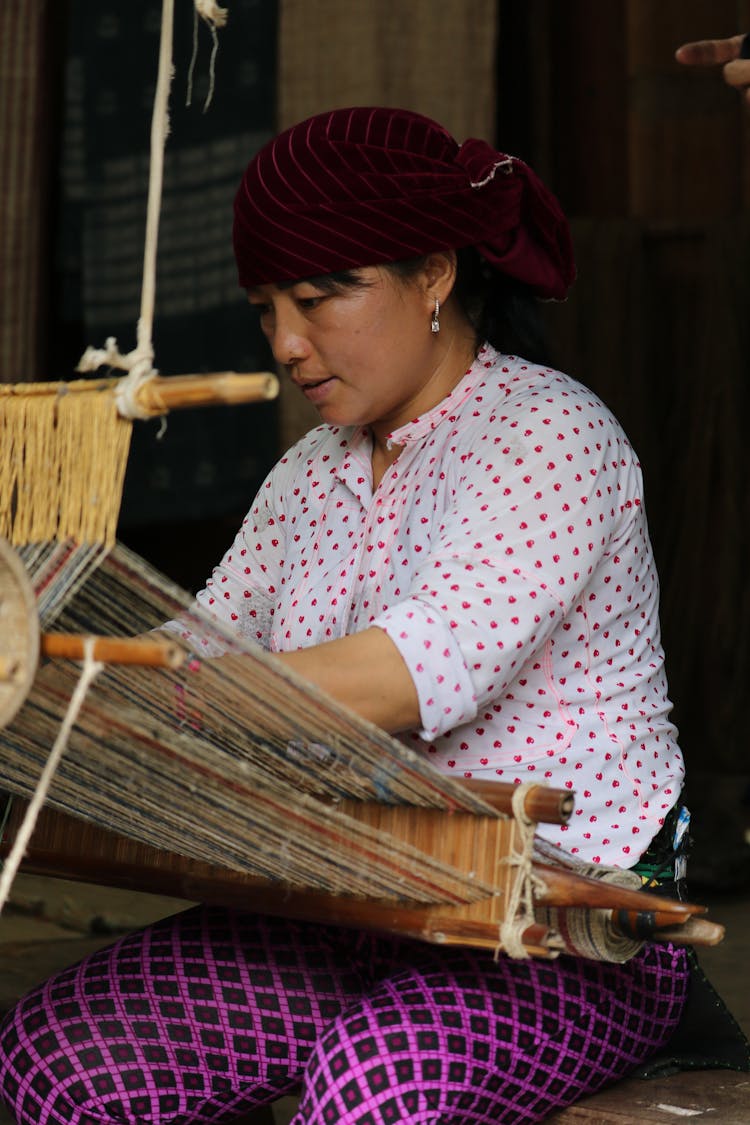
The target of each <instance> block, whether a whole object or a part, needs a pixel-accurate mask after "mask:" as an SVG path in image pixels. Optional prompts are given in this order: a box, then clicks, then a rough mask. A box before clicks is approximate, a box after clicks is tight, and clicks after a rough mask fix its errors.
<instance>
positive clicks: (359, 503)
mask: <svg viewBox="0 0 750 1125" xmlns="http://www.w3.org/2000/svg"><path fill="white" fill-rule="evenodd" d="M391 441H392V442H393V443H394V444H396V445H399V446H401V447H402V450H401V453H400V454H399V457H398V459H397V460H396V461H395V462H394V464H393V465H392V466H391V467H390V468H389V469H388V470H387V472H386V474H385V475H384V477H383V479H382V480H381V482H380V484H379V485H378V487H377V489H375V491H374V492H373V488H372V470H371V463H370V457H371V437H370V434H369V431H368V430H367V429H363V428H342V427H336V426H327V425H325V426H320V427H318V428H317V429H314V430H312V431H311V432H310V433H309V434H307V435H306V436H305V437H304V438H303V439H302V440H301V441H299V442H298V443H297V444H296V445H295V446H294V447H293V448H292V449H291V450H290V451H289V452H288V453H287V454H286V455H285V456H284V457H283V458H282V459H281V460H280V461H279V463H278V464H277V465H276V466H275V468H274V469H273V470H272V472H271V473H270V475H269V476H268V478H267V480H266V481H265V483H264V485H263V486H262V488H261V490H260V492H259V494H258V496H257V498H256V501H255V504H254V506H253V508H252V509H251V511H250V513H249V514H248V516H247V518H246V520H245V521H244V523H243V525H242V527H241V529H240V531H239V532H238V534H237V537H236V539H235V541H234V543H233V545H232V547H231V548H230V549H229V551H228V552H227V553H226V555H225V556H224V559H223V560H222V562H221V564H220V565H219V566H218V567H217V568H216V569H215V570H214V572H213V575H212V577H211V579H210V580H209V582H208V583H207V585H206V588H205V590H203V591H201V593H200V594H199V595H198V599H199V601H200V602H201V603H202V604H203V605H204V606H205V607H206V608H207V609H209V610H210V611H211V612H212V613H213V614H215V615H216V616H217V617H219V618H220V619H222V620H223V621H225V622H227V623H231V624H232V625H233V627H234V628H235V629H237V631H238V632H240V633H241V634H243V635H244V636H246V637H251V638H253V639H254V640H257V641H258V642H259V643H260V644H262V645H264V646H265V647H267V648H269V649H271V650H272V651H277V652H278V651H285V650H290V649H295V648H299V647H303V646H307V645H313V644H317V643H319V642H322V641H327V640H331V639H333V638H336V637H341V636H344V635H345V634H348V633H354V632H357V631H359V630H362V629H365V628H367V627H369V626H376V627H378V628H381V629H384V630H385V632H386V633H387V634H388V636H389V637H390V638H391V640H392V641H393V643H394V644H395V645H396V646H397V647H398V649H399V651H400V653H401V655H402V656H403V659H404V661H405V662H406V665H407V667H408V668H409V670H410V672H411V675H412V677H413V680H414V683H415V685H416V688H417V691H418V695H419V702H420V718H421V728H420V729H419V730H415V731H413V732H412V733H411V734H409V735H406V736H403V737H404V739H405V741H406V742H407V743H408V744H409V745H410V746H413V747H415V748H419V749H421V750H422V751H423V752H424V753H425V754H428V755H430V757H431V759H432V760H433V762H434V764H435V766H436V767H437V768H438V769H439V770H440V771H441V772H443V773H448V774H450V773H456V774H459V775H461V776H463V777H481V778H484V779H491V778H496V779H499V780H503V781H513V782H520V781H529V780H538V781H541V782H546V783H548V784H550V785H552V786H556V787H565V788H568V789H571V790H574V791H575V812H574V814H573V816H572V818H571V822H570V824H569V825H568V826H566V827H564V828H559V827H556V826H540V834H542V835H544V836H546V837H547V838H548V839H550V840H553V841H555V842H557V843H559V844H561V845H562V846H563V847H564V848H565V849H566V850H567V851H569V852H572V853H573V854H575V855H578V856H580V857H581V858H584V859H587V860H593V861H594V862H596V863H612V864H616V865H618V866H621V867H628V866H631V865H632V864H633V863H635V862H636V861H637V859H638V858H639V856H640V855H641V853H642V852H643V851H644V850H645V849H646V847H647V846H648V844H649V843H650V841H651V839H652V837H653V836H654V835H655V833H656V832H657V831H658V829H659V827H660V825H661V823H662V821H663V819H664V816H665V815H666V813H667V812H668V811H669V809H670V808H671V807H672V805H673V804H674V803H675V802H676V800H677V798H678V795H679V791H680V787H681V782H682V777H683V772H684V771H683V762H682V756H681V753H680V751H679V749H678V747H677V744H676V742H675V729H674V727H673V726H672V724H671V723H670V720H669V712H670V703H669V700H668V696H667V683H666V677H665V672H664V655H663V651H662V647H661V642H660V634H659V617H658V600H659V591H658V579H657V575H656V570H655V566H654V559H653V554H652V549H651V544H650V541H649V535H648V528H647V524H646V517H645V513H644V507H643V484H642V479H641V472H640V468H639V465H638V462H637V460H636V458H635V456H634V453H633V450H632V449H631V447H630V444H629V443H628V440H627V438H626V437H625V434H624V433H623V431H622V429H621V428H620V426H619V424H618V423H617V422H616V420H615V419H614V418H613V417H612V415H611V414H610V412H609V411H608V410H607V408H606V407H605V406H604V405H603V404H602V403H601V402H600V401H599V399H597V398H596V396H595V395H594V394H593V393H592V392H591V391H589V390H587V389H586V388H585V387H583V386H581V385H580V384H579V383H576V382H575V381H574V380H572V379H570V378H569V377H568V376H566V375H563V374H561V373H560V372H558V371H552V370H549V369H541V368H539V367H537V366H534V365H531V364H528V363H526V362H524V361H523V360H520V359H516V358H513V357H510V356H507V355H500V354H498V353H496V352H495V351H494V350H493V349H491V348H490V347H489V346H485V347H484V348H482V350H481V351H480V353H479V356H478V358H477V360H476V362H475V363H474V365H473V366H472V367H471V369H470V370H469V371H468V372H467V374H466V375H465V377H464V378H463V379H462V381H461V382H460V383H459V384H458V385H457V386H456V387H455V388H454V390H453V391H452V392H451V394H450V395H449V396H448V397H447V398H446V399H444V400H443V401H442V402H441V403H440V404H439V405H438V406H437V407H435V408H434V409H433V410H431V411H430V412H429V413H427V414H425V415H423V416H421V417H419V418H415V419H414V420H413V421H412V422H410V423H408V424H407V425H406V426H403V427H402V428H400V429H399V430H397V431H394V433H393V434H392V435H391Z"/></svg>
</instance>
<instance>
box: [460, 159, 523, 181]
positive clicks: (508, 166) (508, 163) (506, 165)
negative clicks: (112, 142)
mask: <svg viewBox="0 0 750 1125" xmlns="http://www.w3.org/2000/svg"><path fill="white" fill-rule="evenodd" d="M498 168H502V170H503V172H504V173H505V175H506V176H509V175H510V173H511V172H512V171H513V157H512V156H506V157H505V158H504V159H503V160H498V162H497V164H493V165H492V169H491V171H490V173H489V175H488V176H485V177H484V179H483V180H472V181H471V182H470V183H469V187H473V188H483V187H485V186H486V185H487V184H488V183H490V181H491V180H494V178H495V172H497V170H498Z"/></svg>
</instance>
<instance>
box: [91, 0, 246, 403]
mask: <svg viewBox="0 0 750 1125" xmlns="http://www.w3.org/2000/svg"><path fill="white" fill-rule="evenodd" d="M194 6H195V11H196V13H197V14H198V15H200V16H201V18H202V19H204V20H205V21H206V22H207V23H208V24H209V26H210V27H211V30H212V34H213V35H214V36H215V34H216V28H217V27H223V26H224V25H225V24H226V21H227V12H226V9H224V8H220V7H219V6H218V5H217V4H216V3H215V2H214V0H194ZM173 33H174V0H163V3H162V18H161V34H160V42H159V69H158V75H157V80H156V93H155V95H154V108H153V113H152V117H151V154H150V165H149V182H148V204H147V209H146V236H145V242H144V250H143V279H142V287H141V309H140V316H139V318H138V325H137V329H136V346H135V348H133V350H132V351H130V352H127V353H126V354H125V355H123V354H122V353H121V352H120V350H119V348H118V346H117V340H116V339H115V338H114V336H110V337H108V339H107V340H106V342H105V346H104V348H93V347H88V348H87V349H86V351H85V352H84V354H83V356H82V357H81V359H80V361H79V363H78V367H77V370H78V371H81V372H86V371H96V370H97V369H98V368H99V367H104V366H108V367H113V368H117V369H118V370H121V371H127V372H128V375H127V377H126V378H125V379H122V380H121V381H120V382H119V383H118V385H117V387H116V389H115V398H116V401H117V406H118V410H119V411H120V414H121V415H123V416H124V417H126V418H149V417H151V414H150V413H148V412H146V411H144V409H143V408H142V407H141V406H140V405H139V403H138V391H139V390H140V388H141V386H142V385H143V383H144V382H147V381H148V380H149V379H152V378H153V377H154V376H155V375H156V374H157V371H156V369H155V368H154V365H153V363H154V345H153V321H154V303H155V294H156V251H157V244H158V235H159V214H160V211H161V197H162V185H163V181H164V150H165V148H166V140H167V136H168V134H169V91H170V87H171V84H172V76H173V65H172V40H173ZM214 56H215V52H214V53H213V54H212V64H211V65H212V75H213V60H214ZM209 92H210V93H211V94H212V92H213V77H212V78H211V87H210V91H209Z"/></svg>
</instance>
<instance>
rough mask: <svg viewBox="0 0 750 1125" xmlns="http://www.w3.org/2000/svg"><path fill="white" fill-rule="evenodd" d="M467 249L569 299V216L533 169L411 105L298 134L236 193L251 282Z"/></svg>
mask: <svg viewBox="0 0 750 1125" xmlns="http://www.w3.org/2000/svg"><path fill="white" fill-rule="evenodd" d="M463 246H475V247H476V248H477V250H478V251H479V253H480V254H481V255H482V257H483V258H484V259H486V261H487V262H489V263H490V264H491V265H492V266H494V267H495V268H496V269H497V270H499V271H500V272H501V273H503V274H506V275H508V276H510V277H512V278H515V279H516V280H517V281H520V282H523V283H524V284H526V285H527V286H528V287H529V289H530V290H531V291H532V292H534V293H536V295H537V296H539V297H552V298H557V299H562V298H563V297H564V296H565V294H566V292H567V290H568V288H569V286H570V285H571V283H572V281H573V278H574V276H575V267H574V264H573V251H572V244H571V238H570V230H569V227H568V223H567V220H566V218H565V216H564V214H563V212H562V210H561V208H560V205H559V203H558V202H557V200H556V198H555V197H554V195H553V194H552V193H551V192H550V191H549V190H548V189H547V188H546V187H545V185H544V184H543V183H542V182H541V180H540V179H539V177H538V176H537V175H536V174H535V173H534V172H533V171H532V169H531V168H529V167H528V165H526V164H524V163H523V161H521V160H518V159H517V158H516V157H511V156H506V155H505V154H504V153H502V152H495V150H494V149H493V148H491V147H490V145H488V144H487V143H486V142H484V141H480V140H467V141H465V142H464V143H463V144H462V145H458V144H457V143H456V141H455V140H454V139H453V138H452V137H451V135H450V134H449V133H448V132H446V130H445V129H443V128H442V126H440V125H438V124H436V123H435V122H434V121H431V120H430V119H429V118H427V117H422V116H421V115H420V114H417V113H411V112H410V111H408V110H402V109H386V108H366V107H360V108H355V109H337V110H333V111H331V112H329V113H322V114H318V115H317V116H315V117H311V118H309V119H308V120H307V121H303V122H301V123H300V124H299V125H295V126H293V127H292V128H291V129H287V130H286V132H284V133H281V134H280V135H279V136H278V137H276V138H275V139H274V140H272V141H270V142H269V143H268V144H267V145H265V146H264V147H263V148H262V149H261V150H260V151H259V152H258V154H257V155H256V156H255V157H254V158H253V160H251V162H250V164H249V165H248V167H247V169H246V171H245V175H244V176H243V179H242V183H241V184H240V187H239V190H238V192H237V195H236V198H235V205H234V251H235V257H236V259H237V266H238V270H239V281H240V285H241V286H242V287H243V288H246V289H247V288H250V287H251V286H254V285H262V284H265V283H274V282H280V281H297V280H300V279H301V278H305V277H317V276H320V275H322V274H328V273H334V272H336V271H339V270H345V269H354V268H356V267H358V266H374V265H379V264H382V263H385V262H394V261H398V260H399V259H405V258H416V257H419V256H421V255H422V254H429V253H431V252H432V251H436V250H452V249H453V250H456V249H459V248H460V247H463Z"/></svg>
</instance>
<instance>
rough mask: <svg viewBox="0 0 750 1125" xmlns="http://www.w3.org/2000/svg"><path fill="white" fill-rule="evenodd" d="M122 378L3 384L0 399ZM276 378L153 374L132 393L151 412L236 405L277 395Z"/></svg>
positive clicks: (91, 387) (106, 384)
mask: <svg viewBox="0 0 750 1125" xmlns="http://www.w3.org/2000/svg"><path fill="white" fill-rule="evenodd" d="M122 382H123V379H122V378H119V379H118V378H112V379H110V378H108V379H73V380H71V381H70V382H39V383H3V384H0V401H1V400H2V399H3V398H4V397H5V398H18V397H23V396H29V397H32V396H37V395H58V394H59V395H67V394H79V393H84V392H89V393H91V392H92V391H112V390H115V389H116V388H117V386H118V384H120V383H122ZM278 393H279V381H278V379H277V378H276V376H275V375H274V374H273V373H272V372H270V371H258V372H247V373H239V372H236V371H217V372H214V373H212V374H207V375H166V376H162V375H155V376H154V377H153V378H151V379H148V380H147V381H146V382H144V383H142V384H141V386H140V387H139V388H138V390H137V392H136V393H135V399H136V402H137V403H138V405H139V406H140V407H141V408H142V409H144V410H147V411H151V412H153V413H154V414H163V413H166V411H168V410H172V409H176V408H180V407H193V406H213V405H217V404H218V405H222V404H223V405H238V404H240V403H250V402H268V401H270V400H271V399H274V398H276V397H277V395H278Z"/></svg>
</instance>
